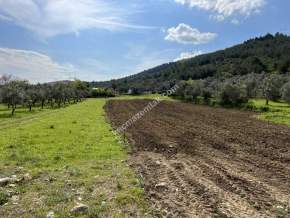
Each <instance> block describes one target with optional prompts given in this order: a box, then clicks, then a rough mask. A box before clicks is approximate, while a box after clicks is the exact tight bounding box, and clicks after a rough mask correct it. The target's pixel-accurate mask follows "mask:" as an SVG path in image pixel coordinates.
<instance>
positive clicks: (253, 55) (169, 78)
mask: <svg viewBox="0 0 290 218" xmlns="http://www.w3.org/2000/svg"><path fill="white" fill-rule="evenodd" d="M289 67H290V37H289V36H287V35H283V34H280V33H277V34H276V35H271V34H267V35H265V36H263V37H257V38H254V39H250V40H248V41H245V42H244V43H242V44H239V45H236V46H233V47H231V48H227V49H224V50H220V51H216V52H213V53H209V54H203V55H199V56H197V57H194V58H191V59H186V60H181V61H178V62H172V63H168V64H163V65H161V66H158V67H155V68H152V69H149V70H146V71H143V72H141V73H138V74H136V75H133V76H128V77H125V78H122V79H118V80H112V81H107V82H97V83H95V82H94V83H92V85H93V86H102V87H112V88H114V89H117V90H118V91H119V92H127V91H128V89H133V90H134V91H136V92H144V91H162V90H166V89H168V88H169V87H170V86H172V84H174V83H175V82H176V81H179V80H188V79H193V80H195V79H204V78H207V77H227V78H228V77H232V76H235V75H246V74H249V73H252V72H254V73H261V72H263V71H264V72H274V71H277V72H279V73H285V72H287V71H288V70H289Z"/></svg>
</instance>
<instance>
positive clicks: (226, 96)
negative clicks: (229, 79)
mask: <svg viewBox="0 0 290 218" xmlns="http://www.w3.org/2000/svg"><path fill="white" fill-rule="evenodd" d="M219 99H220V104H221V105H224V106H240V105H242V104H243V103H247V102H248V100H249V99H248V97H247V95H246V92H245V90H244V89H243V88H242V87H240V86H238V85H233V84H226V85H225V86H224V87H223V88H222V90H221V92H220V94H219Z"/></svg>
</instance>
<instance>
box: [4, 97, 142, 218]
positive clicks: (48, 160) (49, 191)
mask: <svg viewBox="0 0 290 218" xmlns="http://www.w3.org/2000/svg"><path fill="white" fill-rule="evenodd" d="M104 104H105V99H98V100H95V99H90V100H86V101H84V102H82V103H79V104H75V105H71V106H68V107H66V108H62V109H54V110H51V111H49V112H47V111H46V109H45V110H44V111H38V110H37V111H34V112H33V113H29V112H23V113H21V110H20V111H16V116H15V117H14V118H13V119H12V120H11V121H10V122H8V121H7V119H6V118H5V116H4V117H3V118H1V119H0V135H1V137H0V160H1V161H0V178H3V177H5V176H9V177H11V176H12V175H15V176H16V177H17V178H22V177H23V176H24V178H25V175H26V177H28V179H27V178H26V179H24V180H23V181H21V182H19V183H17V185H16V186H8V187H0V204H1V205H2V206H1V207H0V217H20V216H21V217H23V216H24V217H46V215H47V213H48V212H50V211H53V212H54V214H55V217H69V215H70V210H71V208H73V207H74V206H75V205H76V203H77V202H80V203H84V204H86V205H88V206H89V211H88V213H87V214H86V215H81V216H80V217H99V216H103V217H125V214H130V213H133V214H139V215H142V214H144V213H145V211H146V203H145V202H144V199H143V190H142V188H141V187H140V184H139V182H138V179H137V178H136V176H135V175H134V173H133V172H132V171H131V170H130V169H129V167H128V166H127V164H126V159H127V152H126V149H124V145H122V144H120V143H119V141H118V139H116V138H115V137H114V135H113V134H112V132H111V127H110V125H109V123H108V122H107V120H106V117H105V114H104V111H103V106H104ZM6 110H7V109H5V108H3V107H2V108H1V112H0V114H1V115H3V114H6V113H7V111H6ZM48 113H49V114H48ZM27 175H28V176H27Z"/></svg>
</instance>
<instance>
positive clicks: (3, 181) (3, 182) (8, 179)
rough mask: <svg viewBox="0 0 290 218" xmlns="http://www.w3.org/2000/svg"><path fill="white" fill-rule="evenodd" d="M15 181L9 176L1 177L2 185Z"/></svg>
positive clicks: (0, 184)
mask: <svg viewBox="0 0 290 218" xmlns="http://www.w3.org/2000/svg"><path fill="white" fill-rule="evenodd" d="M11 182H13V179H11V178H9V177H5V178H1V179H0V187H1V186H2V187H3V186H6V185H8V184H9V183H11Z"/></svg>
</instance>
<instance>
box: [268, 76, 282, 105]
mask: <svg viewBox="0 0 290 218" xmlns="http://www.w3.org/2000/svg"><path fill="white" fill-rule="evenodd" d="M283 83H284V82H283V78H282V77H281V76H280V75H275V74H274V75H271V76H269V77H267V78H265V80H264V84H263V94H264V97H265V99H266V105H268V104H269V100H272V101H278V100H279V99H280V98H281V87H282V86H283Z"/></svg>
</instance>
